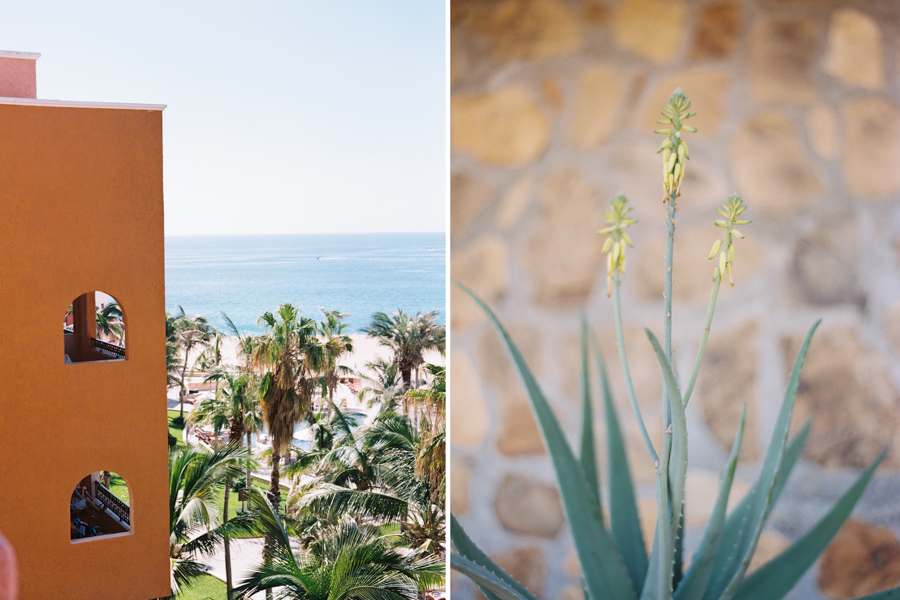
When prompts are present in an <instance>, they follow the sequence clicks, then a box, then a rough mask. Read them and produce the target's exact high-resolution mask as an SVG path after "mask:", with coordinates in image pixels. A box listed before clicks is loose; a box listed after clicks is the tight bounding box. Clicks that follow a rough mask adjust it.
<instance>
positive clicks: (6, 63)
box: [0, 56, 37, 98]
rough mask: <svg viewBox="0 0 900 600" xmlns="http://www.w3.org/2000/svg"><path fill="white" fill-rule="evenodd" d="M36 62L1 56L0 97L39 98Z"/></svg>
mask: <svg viewBox="0 0 900 600" xmlns="http://www.w3.org/2000/svg"><path fill="white" fill-rule="evenodd" d="M36 62H37V61H36V60H34V59H29V58H9V57H5V56H0V96H3V97H6V98H37V79H36V75H35V63H36Z"/></svg>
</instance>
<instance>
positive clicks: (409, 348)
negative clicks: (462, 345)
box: [363, 310, 447, 389]
mask: <svg viewBox="0 0 900 600" xmlns="http://www.w3.org/2000/svg"><path fill="white" fill-rule="evenodd" d="M438 314H439V313H438V311H431V312H428V313H425V314H422V313H416V314H415V316H410V315H408V314H406V313H405V312H403V311H402V310H398V311H397V312H395V313H393V314H391V315H388V314H386V313H383V312H377V313H375V314H374V315H372V323H371V325H369V326H368V327H366V328H365V329H363V331H364V332H365V333H366V335H368V336H370V337H375V338H378V339H379V340H380V342H381V345H383V346H387V347H388V348H390V349H391V350H392V351H393V354H394V362H396V363H397V368H398V369H399V370H400V373H401V374H402V376H403V383H404V386H405V387H406V388H407V389H409V388H410V372H411V371H412V370H413V369H415V368H417V367H419V366H420V365H422V364H424V363H425V352H427V351H429V350H436V351H438V352H440V353H441V355H443V354H444V347H445V341H446V337H447V330H446V327H444V326H443V325H438V323H437V319H438Z"/></svg>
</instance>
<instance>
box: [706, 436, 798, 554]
mask: <svg viewBox="0 0 900 600" xmlns="http://www.w3.org/2000/svg"><path fill="white" fill-rule="evenodd" d="M811 426H812V421H810V420H809V419H807V420H806V423H804V424H803V426H802V427H800V429H798V430H797V433H795V434H794V435H793V436H791V439H789V440H788V444H787V446H786V447H785V449H784V456H782V457H781V465H780V466H779V467H778V476H777V477H776V479H775V487H774V488H773V489H772V504H775V502H777V501H778V497H779V496H780V495H781V490H782V489H784V485H785V483H787V480H788V477H789V476H790V474H791V472H792V471H793V469H794V465H795V464H796V463H797V460H799V458H800V455H801V454H802V453H803V447H804V446H806V438H808V437H809V430H810V427H811ZM755 488H756V484H754V486H753V487H752V488H750V491H749V492H748V493H747V495H745V496H744V498H743V499H742V500H741V501H740V502H738V505H737V506H736V507H735V508H734V509H733V510H732V511H731V513H729V515H728V519H727V520H726V521H725V527H724V529H723V531H722V548H730V547H732V546H734V544H736V543H737V538H738V534H739V533H740V531H741V523H742V522H743V521H744V519H745V518H746V517H747V513H749V512H750V504H751V501H752V500H753V494H754V492H755Z"/></svg>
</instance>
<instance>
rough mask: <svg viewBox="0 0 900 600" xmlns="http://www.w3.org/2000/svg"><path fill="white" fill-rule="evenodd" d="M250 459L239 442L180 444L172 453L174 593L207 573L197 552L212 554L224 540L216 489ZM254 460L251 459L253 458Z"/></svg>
mask: <svg viewBox="0 0 900 600" xmlns="http://www.w3.org/2000/svg"><path fill="white" fill-rule="evenodd" d="M248 461H250V459H249V453H248V451H247V450H246V449H244V448H242V447H241V446H240V445H239V444H229V445H228V446H222V447H219V448H214V449H212V450H206V449H203V448H200V447H195V446H188V447H180V448H178V449H176V450H174V451H173V452H172V453H171V454H170V455H169V532H170V535H169V557H170V560H171V563H172V580H171V585H172V593H173V594H175V593H177V592H178V590H179V589H180V587H181V586H182V585H184V584H185V583H187V582H188V581H190V580H191V579H193V578H194V577H197V576H199V575H202V574H204V573H205V572H206V567H205V566H204V565H203V564H201V563H199V562H197V561H196V557H197V555H198V554H210V553H212V552H213V551H214V550H215V549H216V547H217V546H218V544H219V542H220V541H221V539H222V529H221V528H215V527H214V526H215V524H216V521H217V519H218V517H219V514H218V507H217V504H216V489H217V487H218V484H219V482H220V481H221V480H222V478H223V477H227V476H232V475H235V474H240V473H241V468H242V467H244V466H245V465H246V464H247V462H248ZM251 462H252V461H251Z"/></svg>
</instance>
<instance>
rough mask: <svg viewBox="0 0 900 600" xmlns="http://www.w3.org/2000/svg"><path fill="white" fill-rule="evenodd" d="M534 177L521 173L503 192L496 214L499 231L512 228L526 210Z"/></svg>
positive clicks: (532, 188) (532, 189)
mask: <svg viewBox="0 0 900 600" xmlns="http://www.w3.org/2000/svg"><path fill="white" fill-rule="evenodd" d="M534 186H535V175H534V174H533V173H523V174H522V175H521V176H520V177H519V178H518V179H516V180H515V181H514V182H513V183H512V185H510V186H509V187H508V188H507V189H506V190H505V191H504V192H503V197H502V199H501V200H500V207H499V208H498V209H497V213H496V224H497V227H498V228H500V229H501V230H504V231H508V230H510V229H512V228H514V227H515V226H516V225H517V224H518V223H519V219H521V218H522V214H523V213H524V212H525V211H526V210H527V209H528V205H529V204H530V202H531V197H532V195H533V192H534Z"/></svg>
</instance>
